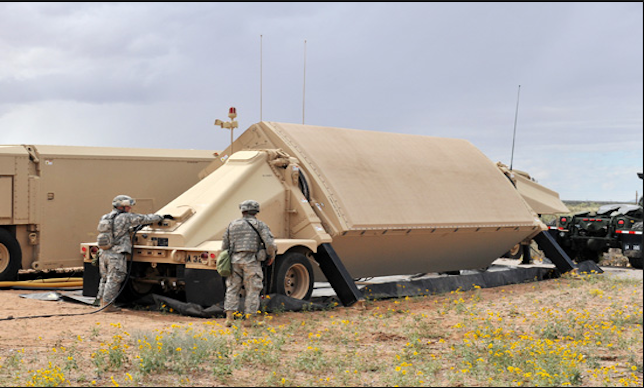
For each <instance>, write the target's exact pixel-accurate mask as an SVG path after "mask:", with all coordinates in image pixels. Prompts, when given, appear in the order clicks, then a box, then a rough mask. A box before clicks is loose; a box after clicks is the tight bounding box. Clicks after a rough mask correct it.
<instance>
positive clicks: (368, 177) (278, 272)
mask: <svg viewBox="0 0 644 388" xmlns="http://www.w3.org/2000/svg"><path fill="white" fill-rule="evenodd" d="M231 146H232V149H234V150H235V152H234V153H233V154H229V152H228V151H229V149H230V147H229V149H227V150H225V151H224V152H222V153H221V155H220V157H219V158H218V159H217V160H215V161H213V162H212V163H211V164H210V165H209V166H208V167H207V168H205V169H204V170H203V171H202V172H201V173H200V178H201V180H200V181H199V182H198V183H197V184H195V185H194V186H192V187H191V188H190V189H188V190H186V191H185V192H183V193H182V194H180V195H178V196H177V197H176V198H175V199H173V200H172V201H170V202H169V203H168V204H166V205H165V206H163V207H161V208H160V209H158V210H157V211H156V212H157V213H158V214H170V215H172V216H173V219H172V220H164V221H163V222H162V223H161V225H156V224H153V225H150V226H149V227H146V228H145V229H143V230H142V231H141V232H139V233H138V234H137V235H136V236H135V241H134V249H133V266H132V270H131V284H132V289H133V290H134V291H136V292H138V293H141V294H145V293H147V292H151V291H153V290H159V289H161V290H164V291H185V295H186V299H187V301H189V302H193V303H198V304H201V305H203V306H210V305H213V304H216V303H218V302H221V301H223V299H224V294H225V289H224V286H223V282H222V280H221V278H220V277H219V275H218V273H217V271H216V258H217V256H218V254H219V253H220V252H221V251H222V238H223V236H224V233H225V231H226V228H227V226H228V224H229V223H230V221H231V220H234V219H236V218H238V217H239V207H238V206H239V204H240V203H241V202H243V201H244V200H247V199H253V200H255V201H257V202H258V203H259V204H260V205H261V208H262V212H261V214H260V215H259V216H258V218H259V219H260V220H261V221H263V222H265V223H266V224H267V225H268V226H269V227H270V229H271V231H272V233H273V235H274V237H275V244H276V246H277V257H276V259H275V263H274V272H273V276H272V277H271V283H270V289H269V290H268V292H274V293H279V294H284V295H288V296H291V297H293V298H297V299H307V298H309V297H310V295H311V292H312V289H313V282H314V281H325V280H329V281H331V282H332V283H336V284H345V285H346V284H348V283H350V281H347V280H346V279H347V278H349V279H351V278H360V277H371V276H380V275H398V274H414V273H428V272H444V271H452V270H463V269H479V268H485V267H488V266H490V265H491V263H492V262H493V261H494V260H496V259H497V258H499V257H500V256H501V255H503V254H504V253H506V252H508V251H509V250H510V249H512V248H513V247H514V246H516V245H517V244H521V243H524V244H525V243H529V242H530V241H531V239H533V238H535V236H540V235H542V232H544V231H546V230H547V229H548V228H547V226H546V225H544V224H543V223H542V222H541V221H540V220H539V217H538V215H539V214H546V213H547V212H550V211H558V210H563V211H566V210H567V209H566V208H565V206H564V205H563V203H561V201H560V200H559V197H558V195H557V194H556V193H555V192H553V191H551V190H548V189H546V188H544V187H543V186H540V185H538V184H537V183H536V182H534V181H532V180H530V179H528V177H527V175H525V174H523V175H522V174H513V173H512V172H509V171H507V168H505V169H504V168H503V166H497V165H496V164H495V163H493V162H492V161H490V160H489V159H488V158H487V157H486V156H485V155H483V154H482V153H481V152H480V151H479V150H478V149H477V148H476V147H474V146H473V145H472V144H471V143H470V142H468V141H466V140H459V139H447V138H438V137H431V136H418V135H405V134H397V133H385V132H373V131H363V130H354V129H343V128H332V127H321V126H312V125H299V124H286V123H275V122H260V123H257V124H254V125H252V126H251V127H250V128H248V129H247V130H246V131H245V132H243V133H242V134H241V135H240V136H239V137H238V138H237V139H236V140H235V141H234V143H233V144H232V145H231ZM533 207H542V209H540V210H539V211H535V209H534V208H533ZM90 241H91V240H90ZM95 245H96V244H95V243H85V244H82V245H81V253H82V254H83V255H84V260H85V263H86V264H87V263H90V262H91V261H92V256H93V255H94V252H96V251H97V249H96V246H95ZM90 271H91V268H88V266H87V265H86V273H89V272H90ZM354 287H355V286H354ZM336 291H339V294H343V293H344V291H347V292H348V293H349V296H347V297H346V303H345V304H351V303H352V301H355V299H357V298H359V296H356V295H355V293H354V294H353V295H351V293H352V292H354V290H351V287H350V286H347V287H346V288H345V289H343V287H342V286H339V288H338V289H336ZM88 292H89V293H91V290H89V288H88ZM344 302H345V301H344V300H343V303H344Z"/></svg>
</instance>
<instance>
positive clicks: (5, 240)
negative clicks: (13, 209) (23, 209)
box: [0, 229, 22, 281]
mask: <svg viewBox="0 0 644 388" xmlns="http://www.w3.org/2000/svg"><path fill="white" fill-rule="evenodd" d="M21 265H22V249H20V244H18V241H17V240H16V239H15V238H14V237H13V236H12V235H11V233H9V232H8V231H7V230H5V229H0V281H10V280H16V279H18V271H19V270H20V267H21Z"/></svg>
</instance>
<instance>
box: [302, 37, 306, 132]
mask: <svg viewBox="0 0 644 388" xmlns="http://www.w3.org/2000/svg"><path fill="white" fill-rule="evenodd" d="M305 98H306V39H304V84H303V86H302V124H304V108H305V106H306V104H305V102H306V99H305Z"/></svg>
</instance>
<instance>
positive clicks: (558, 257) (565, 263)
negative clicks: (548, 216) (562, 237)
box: [533, 231, 577, 273]
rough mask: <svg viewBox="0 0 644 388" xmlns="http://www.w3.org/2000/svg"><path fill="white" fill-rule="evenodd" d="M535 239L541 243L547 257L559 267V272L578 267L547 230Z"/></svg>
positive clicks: (540, 245)
mask: <svg viewBox="0 0 644 388" xmlns="http://www.w3.org/2000/svg"><path fill="white" fill-rule="evenodd" d="M533 240H534V241H535V242H536V243H537V245H539V248H540V249H541V250H542V251H543V253H544V254H545V255H546V257H547V258H548V259H550V261H552V263H553V264H554V265H555V266H556V267H557V269H558V270H559V272H561V273H566V272H568V271H572V270H573V269H576V268H577V266H576V265H575V263H573V262H572V260H570V257H568V255H567V254H566V252H564V250H563V249H562V248H561V247H560V246H559V244H557V241H555V239H554V238H553V237H552V236H551V235H550V233H548V232H547V231H546V232H541V233H539V234H538V235H536V236H535V237H534V239H533Z"/></svg>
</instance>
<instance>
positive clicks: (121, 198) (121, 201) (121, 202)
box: [112, 195, 136, 209]
mask: <svg viewBox="0 0 644 388" xmlns="http://www.w3.org/2000/svg"><path fill="white" fill-rule="evenodd" d="M134 205H136V200H135V199H134V198H132V197H130V196H129V195H117V196H116V197H114V199H113V200H112V207H114V209H116V208H117V207H119V206H134Z"/></svg>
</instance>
